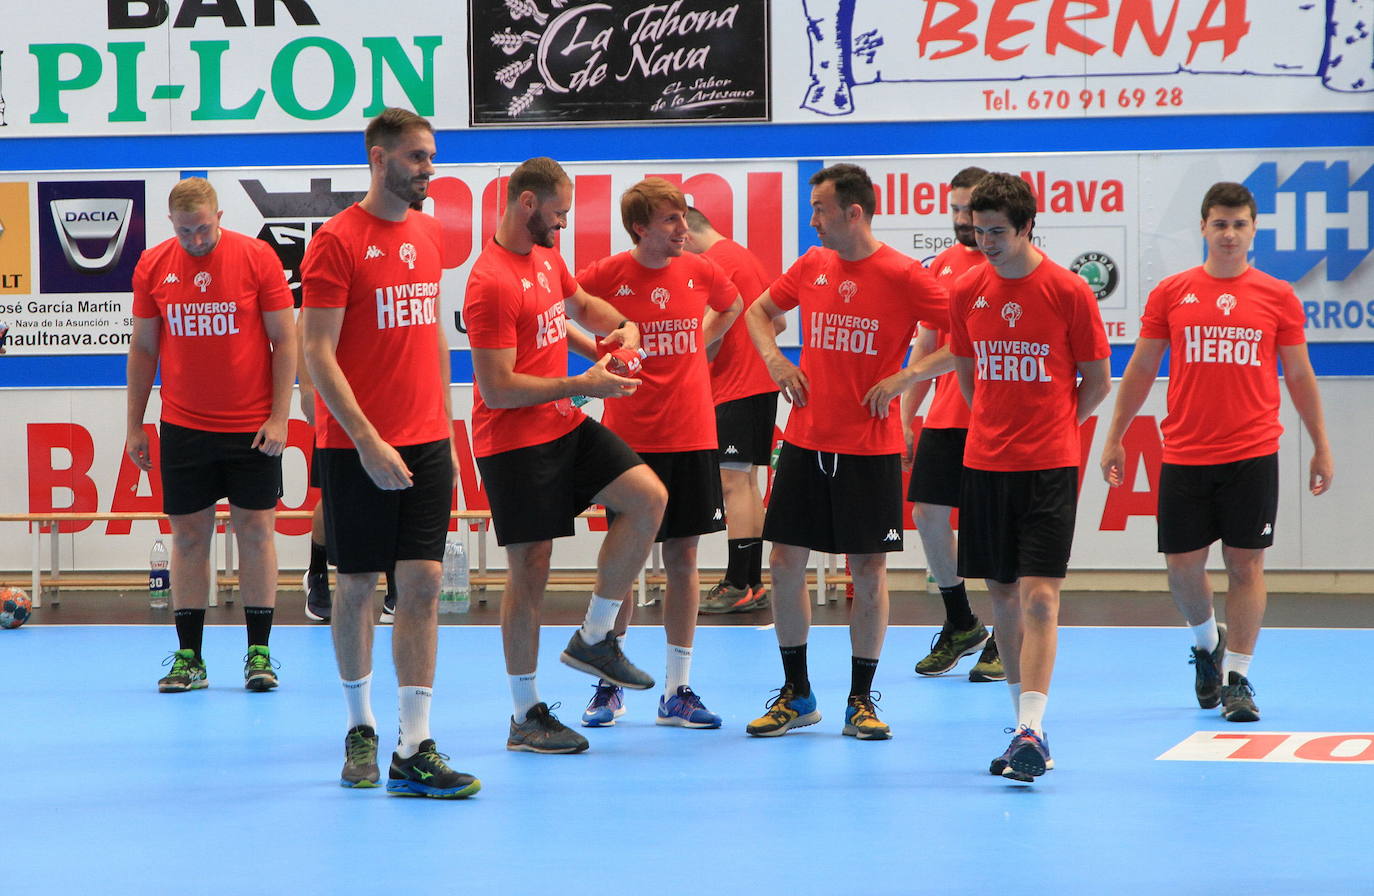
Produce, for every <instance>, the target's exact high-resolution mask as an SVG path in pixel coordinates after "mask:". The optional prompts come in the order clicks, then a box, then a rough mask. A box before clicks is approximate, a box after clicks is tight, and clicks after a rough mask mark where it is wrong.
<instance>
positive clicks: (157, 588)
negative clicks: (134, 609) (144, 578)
mask: <svg viewBox="0 0 1374 896" xmlns="http://www.w3.org/2000/svg"><path fill="white" fill-rule="evenodd" d="M171 593H172V574H171V563H170V561H169V560H168V557H167V545H165V544H163V543H162V539H161V538H159V539H158V540H157V541H154V542H153V549H152V550H151V551H149V552H148V609H150V610H165V609H167V598H168V596H169V595H170V594H171Z"/></svg>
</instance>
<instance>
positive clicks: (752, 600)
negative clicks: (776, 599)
mask: <svg viewBox="0 0 1374 896" xmlns="http://www.w3.org/2000/svg"><path fill="white" fill-rule="evenodd" d="M768 598H769V594H768V589H767V588H766V587H765V586H763V585H762V584H759V585H755V586H753V587H752V588H750V589H749V603H748V604H747V605H746V606H743V607H740V608H739V609H738V610H736V612H737V613H747V612H749V611H751V610H766V609H768V608H769V606H771V603H770V601H769V600H768Z"/></svg>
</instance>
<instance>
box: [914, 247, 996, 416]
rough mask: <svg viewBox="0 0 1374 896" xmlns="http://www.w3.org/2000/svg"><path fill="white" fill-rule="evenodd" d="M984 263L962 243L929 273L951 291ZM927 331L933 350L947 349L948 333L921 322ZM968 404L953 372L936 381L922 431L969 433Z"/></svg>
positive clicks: (943, 255)
mask: <svg viewBox="0 0 1374 896" xmlns="http://www.w3.org/2000/svg"><path fill="white" fill-rule="evenodd" d="M985 261H987V256H986V255H984V254H983V253H982V252H979V251H978V250H977V249H970V248H969V247H968V246H965V245H964V244H963V243H955V244H954V245H953V246H950V247H949V248H948V249H946V250H945V251H943V252H941V253H940V254H939V255H937V256H935V258H934V259H933V260H932V261H931V262H930V267H929V268H928V270H929V271H930V273H931V275H932V276H934V277H935V282H936V283H939V284H940V285H941V286H943V287H945V289H953V287H954V281H956V280H958V279H959V277H961V276H963V273H964V272H965V271H968V270H972V269H973V268H976V267H978V265H980V264H982V263H983V262H985ZM921 324H922V326H925V327H926V328H927V329H931V330H935V331H936V346H937V347H939V346H943V345H949V331H948V330H942V329H940V328H939V327H934V326H930V325H929V323H928V322H927V321H922V322H921ZM968 418H969V410H968V402H967V401H964V393H963V392H961V391H959V377H958V374H956V373H955V372H954V371H952V370H951V371H950V372H949V373H946V374H941V375H940V376H938V377H936V378H935V397H934V398H932V399H931V401H930V410H928V411H926V416H925V420H924V421H923V423H922V426H923V428H925V429H968Z"/></svg>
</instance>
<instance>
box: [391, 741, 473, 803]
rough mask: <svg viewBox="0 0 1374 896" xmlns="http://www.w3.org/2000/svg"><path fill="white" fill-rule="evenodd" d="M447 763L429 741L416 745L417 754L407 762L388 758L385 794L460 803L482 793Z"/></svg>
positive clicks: (464, 775) (394, 755)
mask: <svg viewBox="0 0 1374 896" xmlns="http://www.w3.org/2000/svg"><path fill="white" fill-rule="evenodd" d="M445 759H448V757H447V756H445V755H444V754H443V753H440V752H439V751H438V750H437V749H435V747H434V741H433V740H424V741H421V742H420V750H419V752H417V753H416V754H415V755H414V756H411V757H410V758H409V759H402V758H401V757H400V756H398V755H396V754H395V753H392V754H391V771H390V772H388V773H387V776H386V792H387V793H389V794H391V795H393V796H427V797H431V798H433V799H436V800H463V799H467V798H468V797H470V796H472V795H473V794H474V793H476V792H477V791H479V790H481V789H482V782H481V781H479V780H477V779H476V778H474V777H473V776H472V775H466V774H463V773H462V772H455V771H454V770H453V769H451V768H449V767H448V763H447V762H445V761H444V760H445Z"/></svg>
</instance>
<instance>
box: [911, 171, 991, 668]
mask: <svg viewBox="0 0 1374 896" xmlns="http://www.w3.org/2000/svg"><path fill="white" fill-rule="evenodd" d="M985 174H987V172H986V171H985V170H983V169H982V168H978V167H969V168H965V169H963V170H962V171H960V172H959V173H958V174H956V175H954V177H953V178H952V179H951V180H950V182H949V187H950V189H949V209H950V214H951V215H952V217H953V219H954V244H953V245H951V246H950V247H949V248H948V249H945V250H944V251H943V252H941V253H940V254H939V255H937V256H935V259H934V260H933V261H931V263H930V271H931V273H932V274H934V276H935V282H937V283H939V284H941V285H942V286H944V287H945V288H946V289H949V288H951V287H952V286H953V285H954V282H955V281H956V280H957V279H958V278H959V277H960V276H962V275H963V274H964V272H965V271H969V270H972V269H973V268H975V267H978V266H979V265H981V264H982V263H983V253H982V252H979V251H978V244H977V241H976V240H975V239H974V237H973V212H972V210H971V209H970V208H969V198H970V197H971V196H972V194H973V187H974V185H975V184H976V183H978V180H979V179H980V178H981V177H983V175H985ZM948 343H949V333H947V332H944V331H942V330H939V329H935V328H932V327H929V326H926V325H925V324H922V325H921V327H920V329H919V330H918V331H917V335H916V342H915V345H914V346H913V347H912V353H911V357H912V359H913V360H919V359H921V358H924V357H925V356H927V355H929V354H930V353H931V352H934V351H935V350H936V349H937V348H939V347H941V346H943V345H947V344H948ZM934 383H935V398H934V400H933V401H932V402H931V404H930V410H929V411H927V412H926V416H925V420H924V422H923V425H922V427H921V438H920V441H919V443H917V444H913V443H915V442H916V440H915V437H914V434H913V433H912V423H913V419H914V417H915V414H916V411H917V410H918V409H919V408H920V407H921V402H922V401H924V400H925V396H926V393H927V392H928V391H930V387H931V381H930V380H922V381H920V382H918V383H916V384H915V385H914V386H912V387H911V388H910V389H909V390H907V393H906V395H905V396H904V397H903V404H902V420H903V427H904V429H905V431H906V454H905V455H904V457H903V459H904V460H905V461H906V464H907V465H908V466H909V467H911V484H910V487H909V488H908V489H907V496H906V497H907V500H908V501H913V502H915V504H916V532H917V534H919V535H920V536H921V546H922V547H923V548H924V549H925V554H926V566H927V567H928V568H929V570H930V576H931V578H932V579H934V581H935V584H936V585H938V586H939V588H940V598H941V600H942V601H943V602H944V605H945V622H944V625H943V626H941V628H940V633H939V634H938V635H936V636H935V640H934V642H933V643H932V644H931V648H930V654H929V655H927V656H926V657H925V658H924V659H922V660H920V661H919V662H917V663H916V671H917V672H918V673H919V674H921V675H943V674H944V673H946V672H948V671H949V670H951V669H953V668H954V667H955V665H956V664H958V662H959V660H961V659H963V658H964V657H966V656H969V655H971V654H974V653H977V652H978V650H979V648H982V650H983V653H982V655H981V656H979V657H978V661H977V662H976V663H974V664H973V668H972V669H971V670H970V671H969V676H968V677H969V681H1004V680H1005V679H1006V677H1007V676H1006V672H1005V671H1003V669H1002V660H1001V658H1000V657H998V655H997V643H996V641H994V640H993V639H992V638H991V637H990V636H989V635H988V630H987V629H986V628H985V627H984V626H983V623H982V622H981V621H980V620H979V619H978V617H977V616H975V615H974V614H973V608H972V607H971V606H969V602H968V592H967V591H966V590H965V588H964V580H963V579H962V578H961V577H960V576H959V562H958V561H959V557H958V552H957V541H956V539H955V537H954V526H953V514H954V508H956V507H958V506H959V484H960V482H961V480H962V477H963V470H964V442H965V441H966V440H967V439H968V416H969V410H968V402H966V401H964V395H963V393H962V392H960V391H959V382H958V377H957V376H956V375H955V374H954V372H953V371H952V370H951V371H950V372H949V373H945V374H941V375H940V376H939V377H938V378H936V380H935V381H934ZM913 455H914V457H913Z"/></svg>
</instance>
